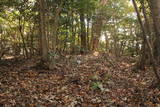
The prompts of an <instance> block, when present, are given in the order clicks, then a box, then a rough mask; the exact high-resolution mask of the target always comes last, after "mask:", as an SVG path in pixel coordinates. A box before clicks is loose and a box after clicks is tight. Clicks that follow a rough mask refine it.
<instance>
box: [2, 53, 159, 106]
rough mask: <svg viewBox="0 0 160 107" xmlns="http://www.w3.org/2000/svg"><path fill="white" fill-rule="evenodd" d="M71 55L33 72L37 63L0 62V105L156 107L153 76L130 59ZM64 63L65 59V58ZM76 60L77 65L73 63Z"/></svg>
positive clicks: (156, 97) (156, 96)
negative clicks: (67, 58) (50, 68)
mask: <svg viewBox="0 0 160 107" xmlns="http://www.w3.org/2000/svg"><path fill="white" fill-rule="evenodd" d="M126 59H127V58H123V59H116V58H114V57H111V56H103V55H100V56H93V55H83V56H74V57H73V58H70V59H69V61H67V62H64V61H62V62H59V63H57V64H56V66H55V69H54V70H45V69H37V68H36V64H37V62H38V61H37V60H35V59H31V60H22V59H18V60H15V59H10V60H3V61H1V62H0V104H1V105H5V106H14V105H16V106H42V105H44V106H67V107H68V106H70V107H74V106H82V107H90V106H91V107H92V106H99V107H102V106H109V107H110V106H112V107H116V106H120V107H123V106H133V107H136V106H158V104H160V91H159V89H149V88H148V87H149V85H150V84H151V82H152V81H153V78H154V77H153V74H152V72H151V71H150V69H149V68H148V69H147V71H139V72H135V71H134V70H133V69H132V68H133V66H134V64H133V63H131V62H130V60H126ZM65 60H66V59H65ZM77 60H79V61H80V62H79V63H77Z"/></svg>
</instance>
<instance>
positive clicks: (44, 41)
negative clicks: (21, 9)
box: [39, 0, 48, 61]
mask: <svg viewBox="0 0 160 107" xmlns="http://www.w3.org/2000/svg"><path fill="white" fill-rule="evenodd" d="M39 6H40V33H41V49H42V61H47V59H48V44H47V36H46V19H45V15H46V14H45V1H44V0H39Z"/></svg>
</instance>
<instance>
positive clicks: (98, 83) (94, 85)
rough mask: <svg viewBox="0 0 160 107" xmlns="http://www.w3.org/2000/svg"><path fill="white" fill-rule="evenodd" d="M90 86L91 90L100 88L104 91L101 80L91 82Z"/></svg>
mask: <svg viewBox="0 0 160 107" xmlns="http://www.w3.org/2000/svg"><path fill="white" fill-rule="evenodd" d="M91 88H92V89H93V90H97V89H100V90H101V91H104V88H103V84H102V83H101V82H92V84H91Z"/></svg>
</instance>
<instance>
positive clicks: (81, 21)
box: [80, 11, 87, 54]
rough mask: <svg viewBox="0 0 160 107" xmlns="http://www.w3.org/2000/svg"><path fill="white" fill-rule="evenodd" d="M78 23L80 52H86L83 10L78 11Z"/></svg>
mask: <svg viewBox="0 0 160 107" xmlns="http://www.w3.org/2000/svg"><path fill="white" fill-rule="evenodd" d="M80 23H81V34H80V35H81V53H82V54H83V53H85V52H86V48H87V45H86V28H85V17H84V13H83V11H82V12H80Z"/></svg>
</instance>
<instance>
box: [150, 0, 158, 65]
mask: <svg viewBox="0 0 160 107" xmlns="http://www.w3.org/2000/svg"><path fill="white" fill-rule="evenodd" d="M149 6H150V9H151V14H152V18H153V24H154V30H155V36H156V37H155V38H156V41H155V43H154V56H155V59H156V61H157V62H158V63H160V0H149Z"/></svg>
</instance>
